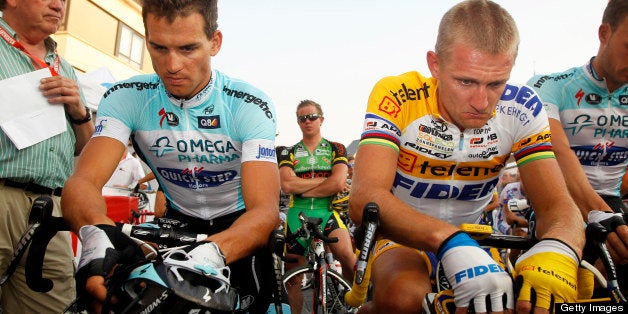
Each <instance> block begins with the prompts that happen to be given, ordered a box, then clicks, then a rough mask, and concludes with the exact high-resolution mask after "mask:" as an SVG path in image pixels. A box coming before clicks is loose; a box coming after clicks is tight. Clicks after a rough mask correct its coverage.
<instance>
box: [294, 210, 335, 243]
mask: <svg viewBox="0 0 628 314" xmlns="http://www.w3.org/2000/svg"><path fill="white" fill-rule="evenodd" d="M299 220H301V227H299V229H297V230H295V231H294V232H293V233H292V234H290V235H288V237H286V241H292V240H295V239H296V238H306V239H310V238H316V239H321V240H323V242H324V243H336V242H338V238H335V237H327V236H325V235H324V234H323V233H322V232H321V228H319V226H320V225H321V223H322V222H323V219H322V218H319V217H308V216H306V215H305V213H304V212H300V213H299Z"/></svg>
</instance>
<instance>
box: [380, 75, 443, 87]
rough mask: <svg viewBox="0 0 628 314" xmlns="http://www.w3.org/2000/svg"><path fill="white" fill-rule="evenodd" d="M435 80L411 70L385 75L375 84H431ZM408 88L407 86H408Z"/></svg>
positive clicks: (388, 85) (381, 85)
mask: <svg viewBox="0 0 628 314" xmlns="http://www.w3.org/2000/svg"><path fill="white" fill-rule="evenodd" d="M434 82H435V80H434V79H432V78H427V77H425V76H423V75H422V74H421V73H419V72H417V71H410V72H406V73H403V74H399V75H392V76H385V77H383V78H381V79H379V80H378V81H377V83H376V84H375V86H379V87H397V86H399V87H400V86H401V84H410V85H412V86H414V85H420V86H423V85H426V86H429V85H431V84H433V83H434ZM406 88H407V87H406Z"/></svg>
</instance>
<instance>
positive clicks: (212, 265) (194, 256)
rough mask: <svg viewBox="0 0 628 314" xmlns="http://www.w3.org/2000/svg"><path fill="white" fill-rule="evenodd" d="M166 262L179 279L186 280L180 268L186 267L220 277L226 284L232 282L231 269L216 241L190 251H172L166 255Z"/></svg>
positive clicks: (204, 274) (215, 277)
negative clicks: (180, 272) (226, 264)
mask: <svg viewBox="0 0 628 314" xmlns="http://www.w3.org/2000/svg"><path fill="white" fill-rule="evenodd" d="M164 264H165V265H166V266H168V267H169V268H170V271H172V272H173V273H174V274H175V276H176V277H177V280H178V281H183V280H184V279H183V277H182V276H181V275H180V274H179V273H178V269H184V270H187V271H190V272H193V273H197V274H199V275H203V276H206V277H210V278H214V279H218V280H220V281H222V282H224V283H226V284H229V282H230V275H231V272H230V269H229V267H228V266H225V256H224V255H223V254H222V252H221V251H220V249H219V248H218V245H217V244H216V243H215V242H205V243H203V244H200V245H198V246H196V247H194V248H193V249H192V250H190V251H189V252H185V251H184V250H181V249H178V250H173V251H170V252H169V253H167V254H166V255H165V256H164Z"/></svg>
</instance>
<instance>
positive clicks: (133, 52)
mask: <svg viewBox="0 0 628 314" xmlns="http://www.w3.org/2000/svg"><path fill="white" fill-rule="evenodd" d="M117 46H118V47H117V50H116V56H118V57H120V58H121V59H124V60H126V61H128V62H129V63H130V64H131V65H133V66H135V67H137V68H138V69H139V68H141V66H142V57H143V56H144V37H143V36H142V35H140V34H139V33H138V32H136V31H134V30H133V29H132V28H130V27H128V26H127V25H125V24H124V23H120V24H119V26H118V45H117Z"/></svg>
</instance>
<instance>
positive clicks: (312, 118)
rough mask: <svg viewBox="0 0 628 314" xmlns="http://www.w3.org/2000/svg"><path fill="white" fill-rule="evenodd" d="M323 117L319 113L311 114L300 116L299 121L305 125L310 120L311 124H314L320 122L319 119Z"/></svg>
mask: <svg viewBox="0 0 628 314" xmlns="http://www.w3.org/2000/svg"><path fill="white" fill-rule="evenodd" d="M320 117H322V116H321V115H320V114H318V113H310V114H306V115H303V116H298V117H297V120H298V121H299V123H303V122H305V120H310V121H311V122H314V121H316V120H318V118H320Z"/></svg>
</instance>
